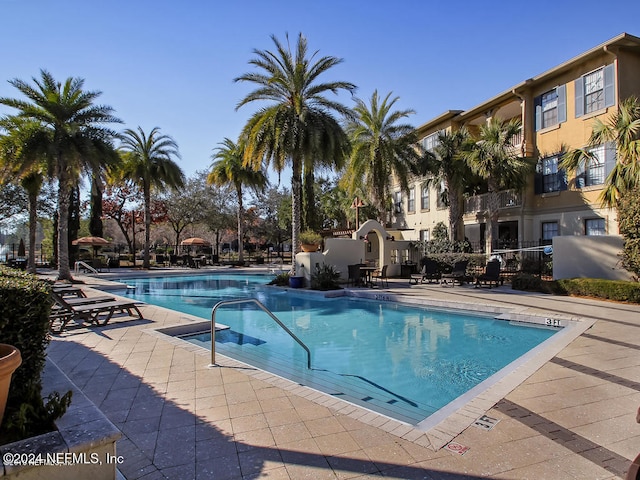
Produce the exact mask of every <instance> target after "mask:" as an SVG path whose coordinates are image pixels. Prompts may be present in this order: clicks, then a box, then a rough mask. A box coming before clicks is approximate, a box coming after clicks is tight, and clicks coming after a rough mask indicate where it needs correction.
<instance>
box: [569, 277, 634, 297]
mask: <svg viewBox="0 0 640 480" xmlns="http://www.w3.org/2000/svg"><path fill="white" fill-rule="evenodd" d="M557 283H558V285H559V286H560V287H561V288H562V290H564V291H566V292H567V293H568V294H569V295H579V296H583V297H596V298H605V299H607V300H615V301H618V302H631V303H640V283H637V282H625V281H621V280H603V279H599V278H565V279H562V280H557Z"/></svg>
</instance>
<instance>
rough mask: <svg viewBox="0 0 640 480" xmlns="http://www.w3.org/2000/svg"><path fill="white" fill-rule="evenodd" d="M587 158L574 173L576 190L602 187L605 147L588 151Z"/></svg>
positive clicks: (600, 146)
mask: <svg viewBox="0 0 640 480" xmlns="http://www.w3.org/2000/svg"><path fill="white" fill-rule="evenodd" d="M588 152H589V158H587V159H586V160H584V161H583V162H582V163H581V164H580V166H579V167H578V170H577V172H576V185H577V186H578V188H582V187H591V186H593V185H602V184H603V183H604V179H605V176H606V174H605V146H604V145H599V146H597V147H594V148H591V149H589V150H588Z"/></svg>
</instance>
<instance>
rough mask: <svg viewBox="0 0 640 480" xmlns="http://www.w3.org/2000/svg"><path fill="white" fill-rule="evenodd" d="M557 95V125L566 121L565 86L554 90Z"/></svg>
mask: <svg viewBox="0 0 640 480" xmlns="http://www.w3.org/2000/svg"><path fill="white" fill-rule="evenodd" d="M556 93H557V94H558V123H563V122H566V121H567V86H566V85H560V86H559V87H558V88H556Z"/></svg>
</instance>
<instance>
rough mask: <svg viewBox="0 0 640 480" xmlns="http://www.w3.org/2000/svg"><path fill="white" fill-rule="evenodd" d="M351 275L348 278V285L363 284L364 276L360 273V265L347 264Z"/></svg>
mask: <svg viewBox="0 0 640 480" xmlns="http://www.w3.org/2000/svg"><path fill="white" fill-rule="evenodd" d="M347 269H348V274H349V277H348V279H347V285H353V286H354V287H356V286H358V285H362V277H361V275H360V265H359V264H357V263H355V264H353V265H347Z"/></svg>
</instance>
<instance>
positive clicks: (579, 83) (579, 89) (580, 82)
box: [574, 77, 584, 118]
mask: <svg viewBox="0 0 640 480" xmlns="http://www.w3.org/2000/svg"><path fill="white" fill-rule="evenodd" d="M574 85H575V89H576V118H578V117H581V116H582V115H584V79H583V78H582V77H580V78H579V79H577V80H576V81H575V82H574Z"/></svg>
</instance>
